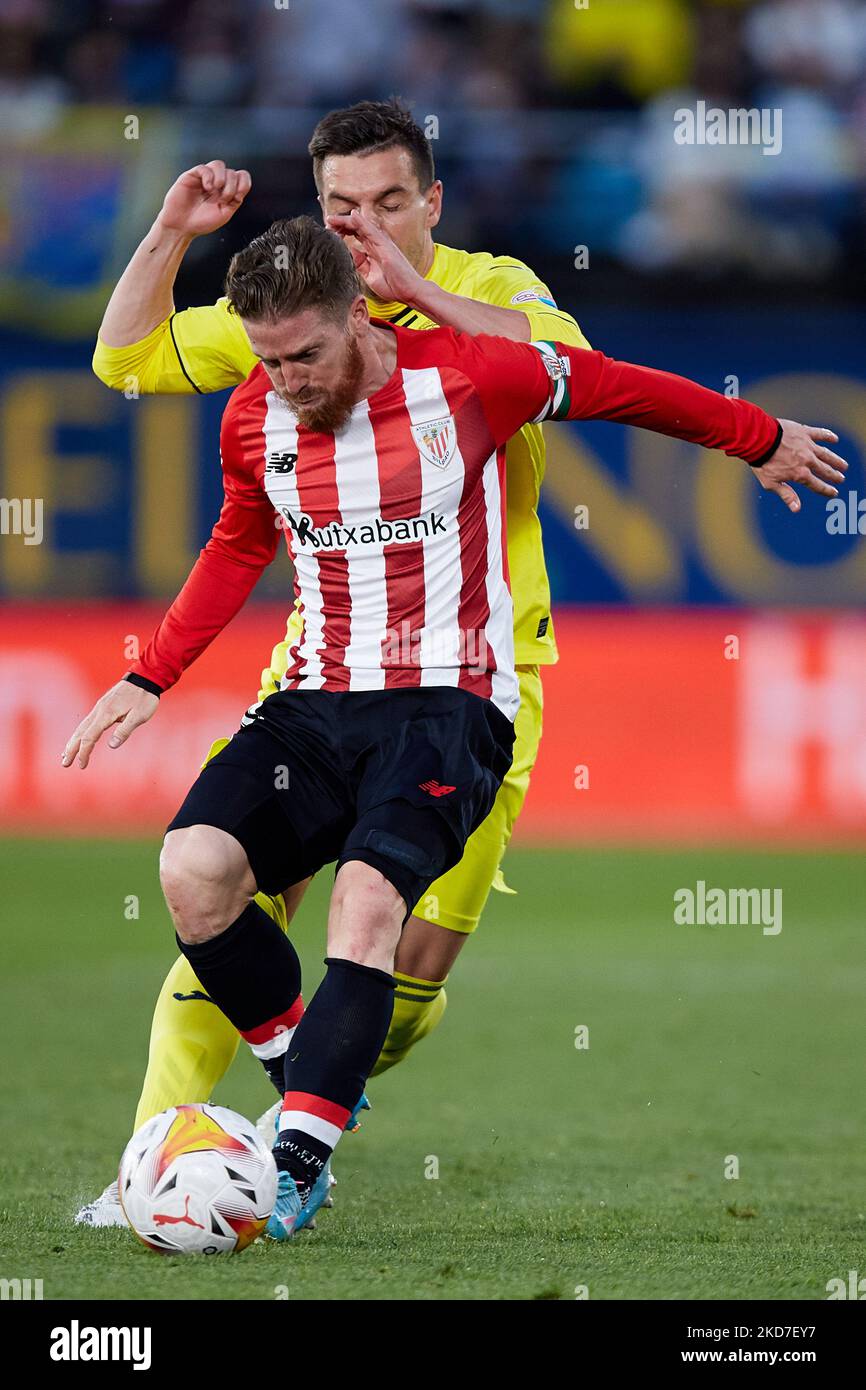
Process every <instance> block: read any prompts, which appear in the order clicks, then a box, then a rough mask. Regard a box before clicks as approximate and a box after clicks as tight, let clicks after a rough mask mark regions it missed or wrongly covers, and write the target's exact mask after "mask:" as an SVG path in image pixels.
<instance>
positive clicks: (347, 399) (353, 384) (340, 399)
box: [281, 336, 364, 434]
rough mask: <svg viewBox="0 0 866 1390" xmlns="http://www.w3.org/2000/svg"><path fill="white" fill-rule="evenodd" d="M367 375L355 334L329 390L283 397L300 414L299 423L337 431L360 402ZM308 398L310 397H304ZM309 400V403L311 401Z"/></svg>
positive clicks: (320, 431) (316, 429) (322, 431)
mask: <svg viewBox="0 0 866 1390" xmlns="http://www.w3.org/2000/svg"><path fill="white" fill-rule="evenodd" d="M363 375H364V358H363V356H362V354H361V349H360V348H359V347H358V344H357V342H356V340H355V338H354V336H349V337H348V338H347V341H346V351H345V353H344V355H343V362H342V370H341V372H340V375H339V377H338V378H337V380H336V381H335V382H334V385H333V386H332V387H331V388H330V389H329V390H328V391H326V392H322V393H321V394H319V393H317V392H316V393H313V392H308V389H307V390H304V391H302V392H301V393H300V394H299V395H297V396H290V395H289V394H288V392H286V393H285V394H283V393H281V394H283V400H284V401H285V402H286V404H287V405H288V406H290V407H291V409H292V410H293V411H294V413H295V415H297V417H298V423H299V424H301V425H303V426H304V428H305V429H308V430H313V431H314V432H315V433H316V434H338V433H339V431H340V430H341V429H342V428H343V426H344V425H345V424H346V423H347V421H348V419H349V416H350V415H351V414H352V411H353V410H354V408H355V406H356V405H357V403H358V399H359V396H358V391H359V388H360V385H361V380H362V378H363ZM305 397H307V399H305ZM308 400H309V403H308Z"/></svg>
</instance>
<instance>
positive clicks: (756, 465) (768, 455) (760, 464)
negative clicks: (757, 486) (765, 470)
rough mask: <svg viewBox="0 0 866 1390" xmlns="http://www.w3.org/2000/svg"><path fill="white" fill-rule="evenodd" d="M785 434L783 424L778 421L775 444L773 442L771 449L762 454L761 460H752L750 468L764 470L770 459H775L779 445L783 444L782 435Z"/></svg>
mask: <svg viewBox="0 0 866 1390" xmlns="http://www.w3.org/2000/svg"><path fill="white" fill-rule="evenodd" d="M784 433H785V431H784V429H783V428H782V424H781V422H780V421H779V420H777V421H776V438H775V439H774V440H773V442H772V444H771V445H770V447H769V449H767V450H766V452H765V453H763V454H761V457H760V458H759V459H753V460H752V462H751V463H750V464H749V467H750V468H762V467H763V465H764V464H765V463H766V462H767V461H768V460H769V459H771V458H772V457H773V455H774V453H775V452H776V450H777V449H778V447H779V445H780V444H781V442H782V435H783V434H784Z"/></svg>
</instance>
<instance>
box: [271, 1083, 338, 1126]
mask: <svg viewBox="0 0 866 1390" xmlns="http://www.w3.org/2000/svg"><path fill="white" fill-rule="evenodd" d="M283 1110H303V1111H304V1112H305V1113H306V1114H307V1115H316V1116H318V1118H319V1119H320V1120H327V1122H328V1124H329V1125H336V1126H337V1128H338V1129H344V1128H345V1125H346V1121H347V1120H348V1118H349V1116H350V1115H351V1113H352V1112H351V1110H347V1109H346V1107H345V1105H336V1104H335V1103H334V1101H332V1100H325V1099H324V1097H323V1096H314V1095H312V1094H311V1093H310V1092H309V1091H286V1094H285V1095H284V1097H283Z"/></svg>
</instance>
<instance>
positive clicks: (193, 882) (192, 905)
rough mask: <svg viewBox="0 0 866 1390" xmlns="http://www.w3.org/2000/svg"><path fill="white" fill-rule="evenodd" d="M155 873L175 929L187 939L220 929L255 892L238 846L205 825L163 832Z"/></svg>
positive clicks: (196, 938)
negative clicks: (157, 868) (160, 851)
mask: <svg viewBox="0 0 866 1390" xmlns="http://www.w3.org/2000/svg"><path fill="white" fill-rule="evenodd" d="M159 877H160V883H161V885H162V891H163V893H164V895H165V900H166V903H167V904H168V908H169V911H170V912H171V915H172V919H173V921H174V925H175V927H176V929H177V933H178V935H179V936H180V938H181V940H182V941H186V942H190V943H192V942H195V941H203V940H207V939H209V938H210V937H212V936H214V935H216V934H218V933H219V932H220V931H224V930H225V928H226V927H228V926H230V925H231V923H232V921H234V920H235V918H237V917H238V916H239V915H240V913H241V912H242V911H243V908H244V906H245V904H246V902H247V901H248V899H249V897H250V896H251V893H252V892H255V884H254V882H253V881H252V875H251V873H250V870H249V864H248V863H247V859H246V855H245V854H244V851H243V849H242V848H241V846H240V845H239V844H238V842H237V841H236V840H234V839H233V837H232V836H230V835H227V834H226V833H225V832H224V831H222V830H217V829H216V828H215V827H213V826H208V825H195V826H190V827H189V828H186V829H182V830H171V831H169V833H168V834H167V835H166V837H165V841H164V843H163V847H162V853H161V855H160V860H159Z"/></svg>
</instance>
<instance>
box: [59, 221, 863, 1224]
mask: <svg viewBox="0 0 866 1390" xmlns="http://www.w3.org/2000/svg"><path fill="white" fill-rule="evenodd" d="M349 230H350V229H349V228H348V227H347V228H344V231H345V232H346V237H347V239H350V240H351V241H352V243H353V245H354V248H355V249H354V251H353V255H354V261H355V263H361V264H367V263H368V262H369V263H370V264H371V265H375V266H376V268H377V269H381V268H382V267H381V261H382V260H385V259H386V258H387V257H389V256H390V255H392V254H393V253H392V251H391V249H390V247H389V245H388V243H387V239H384V238H381V239H377V235H376V232H375V229H374V228H372V227H371V226H366V225H365V224H364V219H363V218H359V217H356V218H355V219H354V220H353V221H352V224H351V233H352V235H351V237H349ZM355 263H353V256H350V255H349V253H348V251H347V250H346V246H345V244H341V242H340V240H339V239H338V238H336V237H334V236H333V235H332V234H331V233H330V232H328V231H327V230H325V229H324V228H322V227H320V226H318V225H317V224H315V223H314V222H312V221H311V220H310V219H309V218H297V219H295V220H294V221H289V222H287V221H283V222H279V223H276V224H274V225H273V226H272V227H271V228H270V229H269V231H268V232H267V233H266V234H264V235H263V236H262V237H259V238H257V239H256V240H255V241H254V242H253V243H252V244H251V245H250V246H249V247H247V248H246V250H245V251H243V252H241V253H239V255H238V256H236V257H235V258H234V260H233V262H232V265H231V267H230V269H229V276H228V280H227V292H228V296H229V300H230V303H231V304H232V306H233V308H234V310H235V311H236V312H237V313H238V315H239V317H240V318H241V319H242V320H243V322H244V324H245V327H246V330H247V333H248V335H249V337H250V341H251V343H252V345H253V347H254V349H255V351H256V354H257V356H258V357H259V358H260V362H261V365H260V366H259V367H257V368H256V369H255V370H254V371H253V372H252V373H251V375H250V377H249V378H248V380H247V381H246V383H245V384H244V385H243V386H242V387H240V388H239V389H238V390H237V391H236V392H235V393H234V395H233V396H232V399H231V401H230V403H229V406H228V407H227V410H226V413H225V417H224V423H223V431H222V452H223V468H224V479H225V493H226V500H225V505H224V509H223V513H222V515H221V519H220V523H219V526H218V528H217V530H216V532H215V534H214V537H213V538H212V541H211V543H210V544H209V546H208V547H206V549H205V551H204V552H203V554H202V556H201V557H200V559H199V561H198V562H197V564H196V566H195V567H194V569H193V572H192V574H191V576H190V578H189V580H188V581H187V584H186V585H185V587H184V590H183V591H182V593H181V595H180V596H179V598H178V599H177V600H176V601H175V603H174V605H172V608H171V610H170V611H169V613H168V614H167V616H166V618H165V619H164V621H163V623H162V624H161V625H160V628H159V629H158V631H157V633H156V635H155V637H154V638H153V639H152V641H151V642H150V643H149V645H148V647H147V648H146V649H145V651H144V653H143V655H142V657H141V660H140V661H139V662H137V663H136V664H135V665H134V667H133V669H132V671H131V672H130V673H129V674H128V675H127V677H126V678H125V679H124V680H123V681H121V682H119V683H118V685H117V686H115V687H113V688H112V690H111V691H109V692H107V694H106V695H105V696H104V697H103V698H102V700H101V701H100V702H99V703H98V705H97V706H96V708H95V709H94V711H93V712H92V713H91V715H89V716H88V717H87V719H85V720H84V721H83V723H82V724H81V725H80V726H79V728H78V729H77V730H76V732H75V734H74V735H73V737H72V739H71V740H70V741H69V743H68V745H67V748H66V750H65V754H64V762H65V763H66V765H67V766H68V765H70V763H71V762H72V761H73V760H74V759H75V757H76V756H78V757H79V761H80V762H81V763H82V765H85V766H86V763H87V760H88V758H89V755H90V751H91V750H92V748H93V746H94V745H95V743H96V742H97V741H98V740H99V738H100V737H101V736H102V734H103V733H104V732H105V731H106V730H107V729H109V728H113V727H115V726H116V725H118V724H119V725H120V727H119V729H118V728H115V733H114V735H113V741H114V742H115V743H122V742H123V741H124V740H125V738H126V737H128V735H129V733H131V732H132V731H133V730H134V729H135V728H136V727H138V726H139V725H140V724H141V723H143V722H144V721H145V720H146V719H147V718H149V717H151V715H152V714H153V713H154V711H155V709H156V707H157V702H158V699H159V696H160V695H161V694H162V692H163V691H164V690H166V689H168V688H169V687H170V686H171V685H173V684H174V683H175V681H176V680H177V679H178V677H179V676H180V675H181V673H182V672H183V670H184V669H185V668H186V667H187V666H188V665H189V664H190V663H191V662H192V661H194V660H195V658H196V657H197V656H198V655H199V654H200V653H201V651H203V650H204V649H205V647H206V646H207V645H208V644H209V643H210V642H211V641H212V640H213V639H214V637H215V636H216V635H217V634H218V633H219V632H220V631H221V630H222V628H223V627H224V626H225V625H226V623H228V622H229V621H230V620H231V618H232V617H233V616H234V615H235V614H236V613H237V611H238V610H239V608H240V607H241V606H242V604H243V603H244V601H245V599H246V597H247V596H248V594H249V593H250V592H251V590H252V588H253V586H254V584H255V582H256V580H257V578H258V576H259V575H260V574H261V572H262V570H263V569H264V567H265V566H266V565H267V564H268V563H269V562H270V560H271V559H272V558H273V556H274V553H275V551H276V546H277V540H278V537H277V530H276V528H275V525H274V515H275V514H276V517H277V518H279V521H280V525H281V528H282V529H283V530H284V531H285V534H286V540H287V544H288V545H289V549H290V552H291V555H292V558H293V561H294V564H295V576H296V579H295V583H296V595H297V599H298V602H299V605H300V608H301V610H302V613H303V617H304V623H303V630H302V633H301V635H300V636H299V638H298V640H296V641H295V642H294V643H293V644H292V647H291V650H290V652H289V659H288V663H287V669H286V672H285V674H284V676H283V678H282V681H281V683H280V689H279V690H277V691H276V692H274V693H273V694H271V695H269V696H268V697H267V698H266V699H265V700H264V701H262V702H260V704H259V705H257V706H256V707H254V708H253V710H252V711H250V715H249V719H248V722H247V723H246V724H245V726H244V727H243V728H242V729H241V730H240V731H239V733H238V734H237V735H236V736H235V737H234V738H233V739H232V740H231V741H230V743H229V744H228V746H227V747H226V748H225V749H224V750H223V751H222V752H221V753H219V754H218V755H217V757H216V758H214V759H213V760H211V761H210V762H209V763H208V764H207V765H206V767H205V768H204V769H203V771H202V773H201V774H200V776H199V778H198V780H197V781H196V783H195V785H194V786H193V788H192V789H191V791H190V793H189V795H188V796H187V798H186V800H185V802H184V804H183V806H182V807H181V810H180V811H179V813H178V815H177V816H176V817H175V818H174V820H173V821H172V823H171V825H170V826H169V829H168V832H167V835H166V840H165V845H164V848H163V856H162V861H161V868H162V882H163V888H164V891H165V895H166V900H167V902H168V905H169V908H170V911H171V913H172V918H173V920H174V924H175V927H176V931H177V939H178V942H179V944H180V946H181V950H182V952H183V954H184V955H185V956H186V957H187V959H188V960H189V961H190V964H191V965H192V966H193V968H194V970H195V971H196V975H197V978H198V979H199V980H200V981H201V983H202V985H203V987H204V989H205V990H206V991H207V993H208V995H209V997H210V998H211V999H213V1000H214V1002H215V1003H216V1004H217V1005H218V1006H219V1007H220V1008H221V1009H222V1011H223V1013H224V1014H225V1015H226V1017H227V1018H229V1019H230V1020H231V1021H232V1023H233V1025H234V1026H235V1027H236V1028H237V1030H238V1031H239V1033H241V1035H242V1036H244V1037H246V1039H247V1040H248V1041H249V1042H251V1043H252V1044H254V1045H258V1046H268V1045H272V1044H275V1043H276V1042H277V1041H278V1040H279V1039H281V1038H282V1037H284V1036H285V1034H286V1033H287V1032H289V1034H290V1036H291V1047H290V1048H287V1049H285V1051H284V1070H283V1083H284V1099H283V1108H282V1113H281V1117H280V1124H279V1132H278V1136H277V1140H276V1143H275V1145H274V1156H275V1160H276V1164H277V1168H278V1170H279V1179H280V1181H279V1198H278V1203H277V1207H276V1209H275V1212H274V1215H273V1217H272V1219H271V1222H270V1223H269V1228H268V1229H269V1232H270V1234H271V1235H273V1236H274V1237H275V1238H277V1239H285V1238H286V1237H288V1236H290V1235H292V1234H293V1233H294V1232H295V1231H297V1230H299V1229H302V1228H303V1226H304V1225H305V1224H306V1223H307V1222H308V1221H309V1219H310V1218H311V1217H312V1216H313V1215H314V1214H315V1211H316V1210H317V1208H318V1206H319V1205H320V1203H321V1201H322V1200H323V1199H324V1197H325V1195H326V1194H327V1190H328V1187H327V1184H328V1165H329V1161H330V1155H331V1153H332V1151H333V1149H334V1147H335V1145H336V1143H337V1142H338V1140H339V1138H340V1136H341V1134H342V1132H343V1130H344V1129H345V1127H346V1125H347V1122H348V1121H349V1119H350V1116H351V1114H352V1111H353V1109H354V1108H355V1106H356V1105H357V1103H358V1100H359V1098H360V1096H361V1095H362V1093H363V1089H364V1086H365V1083H366V1080H367V1077H368V1076H369V1074H370V1072H371V1071H372V1068H373V1066H374V1065H375V1062H376V1059H377V1057H378V1056H379V1054H380V1051H381V1048H382V1045H383V1043H384V1040H385V1038H386V1036H387V1032H388V1028H389V1025H390V1019H391V1013H392V1009H393V990H394V984H395V981H394V977H393V970H394V961H395V954H396V951H397V948H398V945H399V941H400V937H401V934H402V932H403V930H404V927H405V923H406V922H407V921H408V919H409V916H410V915H411V912H412V909H413V907H414V906H415V905H416V903H417V902H418V901H419V899H420V898H421V897H422V896H423V894H424V893H425V892H426V891H427V890H428V888H429V886H430V884H431V883H432V882H434V881H435V880H436V879H437V878H438V877H439V876H440V875H441V874H442V873H443V872H446V871H447V870H448V869H450V868H452V867H453V866H454V864H456V863H457V862H458V861H459V859H460V856H461V855H462V853H463V849H464V847H465V844H466V841H467V839H468V838H469V836H470V835H471V834H472V833H473V831H474V830H475V829H477V827H478V825H479V824H480V823H481V822H482V821H483V820H484V818H485V817H486V815H487V814H488V813H489V811H490V809H491V807H492V805H493V803H494V801H495V797H496V795H497V792H498V789H499V787H500V786H501V782H502V779H503V777H504V775H505V772H506V771H507V768H508V766H509V764H510V762H511V757H512V747H513V742H514V737H515V734H514V724H513V721H514V718H515V716H516V714H517V710H518V708H519V701H520V695H519V685H518V680H517V675H516V671H515V662H514V637H513V611H512V605H511V597H510V592H509V577H508V567H507V558H506V546H505V498H504V482H505V448H506V445H507V442H508V440H509V439H511V438H512V436H513V435H514V433H515V432H516V431H517V430H518V429H520V428H522V427H523V426H524V425H525V424H526V423H527V422H528V421H530V420H532V421H535V422H540V421H542V420H544V419H593V418H594V419H609V420H618V421H622V422H624V423H631V424H634V425H640V426H642V427H644V428H647V429H653V430H656V431H659V432H661V433H665V434H669V435H671V436H673V437H675V438H679V439H687V440H690V441H692V442H694V443H697V444H701V445H704V446H705V447H709V448H720V449H723V450H724V451H725V452H726V453H729V454H731V455H736V456H739V457H741V458H743V459H745V461H746V462H747V463H750V464H751V465H752V466H753V467H754V468H755V470H756V473H757V476H758V478H759V481H760V482H761V483H762V484H763V485H764V486H765V487H769V488H771V489H772V490H773V491H776V492H779V493H781V494H782V495H783V496H785V495H786V494H787V493H788V492H789V491H790V488H789V484H790V482H791V481H801V482H804V483H805V484H806V485H807V486H809V487H810V488H812V489H813V490H814V491H816V492H819V493H823V494H825V495H830V496H833V495H835V492H836V489H835V487H834V486H833V484H834V483H835V482H841V481H843V471H842V470H844V467H845V465H844V462H843V461H842V460H840V459H838V458H837V457H836V455H834V454H832V453H831V451H830V450H829V449H827V448H826V447H825V445H824V444H823V443H822V441H823V440H831V441H833V440H835V438H836V436H835V435H833V434H832V433H831V432H830V431H828V430H822V429H812V428H808V427H805V426H803V425H799V424H797V423H795V422H790V421H777V420H774V419H772V418H771V417H770V416H768V415H767V414H766V413H765V412H764V411H762V410H760V409H759V408H758V407H757V406H755V405H752V404H751V403H749V402H747V401H743V400H732V399H730V398H728V397H725V396H721V395H718V394H717V393H716V392H713V391H709V390H707V389H705V388H703V387H700V386H697V385H695V384H694V383H693V382H689V381H686V380H684V379H683V378H681V377H675V376H671V375H669V374H668V373H665V372H658V371H652V370H649V369H646V368H642V367H634V366H631V365H630V364H627V363H622V362H614V361H612V360H611V359H609V358H606V357H604V356H603V355H602V354H601V353H597V352H596V353H592V352H587V351H584V350H580V349H578V350H575V349H573V348H569V347H567V346H566V345H563V344H559V343H554V342H547V343H529V344H520V343H515V342H510V341H508V340H506V339H502V338H496V337H491V336H487V335H480V336H476V337H472V336H470V335H468V334H463V333H455V332H454V331H453V330H451V329H438V330H434V331H431V332H429V333H422V334H418V333H414V332H412V331H410V330H406V329H403V328H400V327H395V326H394V325H392V324H388V323H386V322H383V321H379V320H372V321H371V319H370V317H369V313H368V309H367V304H366V301H365V299H364V297H363V295H362V293H361V285H360V281H359V279H358V276H357V271H356V268H355ZM335 861H336V864H337V873H336V879H335V886H334V891H333V894H332V898H331V909H330V914H329V921H328V957H327V959H326V965H327V970H326V974H325V977H324V979H323V981H322V983H321V984H320V986H319V988H318V989H317V991H316V993H315V995H314V996H313V999H312V1001H311V1003H310V1004H309V1006H308V1008H307V1009H306V1011H304V1010H303V1005H302V1003H301V996H300V965H299V961H298V957H297V954H296V952H295V950H294V948H293V946H292V944H291V942H290V940H289V938H288V936H287V935H286V934H285V933H283V932H282V931H280V929H279V928H278V927H277V925H276V924H275V923H274V921H273V919H272V918H271V917H270V916H269V915H268V914H267V913H266V912H265V911H264V910H263V909H262V907H261V906H259V904H258V903H257V902H256V901H255V894H256V892H257V890H258V891H260V892H261V891H264V892H266V893H269V894H274V893H278V892H281V891H283V889H284V888H286V887H287V886H291V885H294V884H297V883H300V882H303V881H304V880H305V879H306V878H308V877H309V876H310V875H311V874H313V873H315V872H317V871H318V870H319V869H320V868H321V867H323V865H325V864H328V863H332V862H335Z"/></svg>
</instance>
